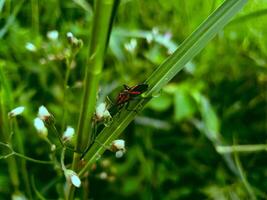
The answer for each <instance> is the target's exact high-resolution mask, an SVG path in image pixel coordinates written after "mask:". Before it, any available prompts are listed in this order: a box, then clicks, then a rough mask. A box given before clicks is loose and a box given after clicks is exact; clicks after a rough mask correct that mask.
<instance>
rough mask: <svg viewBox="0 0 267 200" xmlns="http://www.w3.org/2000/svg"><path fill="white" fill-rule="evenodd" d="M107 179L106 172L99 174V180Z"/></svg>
mask: <svg viewBox="0 0 267 200" xmlns="http://www.w3.org/2000/svg"><path fill="white" fill-rule="evenodd" d="M107 177H108V175H107V173H106V172H101V173H100V174H99V178H100V179H107Z"/></svg>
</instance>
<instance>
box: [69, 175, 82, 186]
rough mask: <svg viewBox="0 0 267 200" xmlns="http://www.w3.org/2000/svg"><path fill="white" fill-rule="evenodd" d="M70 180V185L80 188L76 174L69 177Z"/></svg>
mask: <svg viewBox="0 0 267 200" xmlns="http://www.w3.org/2000/svg"><path fill="white" fill-rule="evenodd" d="M70 180H71V183H72V184H73V185H74V186H75V187H80V186H81V180H80V178H79V177H78V176H77V175H76V174H72V175H71V176H70Z"/></svg>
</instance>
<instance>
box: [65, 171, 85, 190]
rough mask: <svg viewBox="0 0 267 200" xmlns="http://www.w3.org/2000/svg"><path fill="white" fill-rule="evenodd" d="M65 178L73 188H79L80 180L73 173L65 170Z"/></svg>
mask: <svg viewBox="0 0 267 200" xmlns="http://www.w3.org/2000/svg"><path fill="white" fill-rule="evenodd" d="M65 176H66V179H67V180H69V181H70V182H71V183H72V185H74V186H75V187H80V186H81V180H80V178H79V176H78V175H77V174H76V173H75V172H74V171H72V170H70V169H67V170H65Z"/></svg>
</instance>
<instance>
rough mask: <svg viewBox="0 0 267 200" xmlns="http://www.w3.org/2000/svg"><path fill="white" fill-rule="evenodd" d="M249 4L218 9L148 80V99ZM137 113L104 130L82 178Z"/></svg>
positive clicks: (236, 2) (241, 1) (233, 0)
mask: <svg viewBox="0 0 267 200" xmlns="http://www.w3.org/2000/svg"><path fill="white" fill-rule="evenodd" d="M246 2H247V0H226V1H225V2H224V3H223V4H222V5H221V6H220V7H219V8H218V9H216V10H215V11H214V12H213V13H212V14H211V15H210V16H209V17H208V18H207V19H206V20H205V21H204V22H203V23H202V24H201V25H200V26H199V27H198V28H197V29H196V31H194V32H193V33H192V34H191V35H190V36H189V37H188V38H187V39H186V40H185V41H184V42H183V43H182V44H181V45H180V46H179V47H178V49H177V50H176V51H175V52H174V53H173V54H172V55H171V56H169V57H168V58H167V59H166V60H165V61H164V62H163V63H162V64H161V65H160V66H159V67H158V68H157V69H156V70H155V71H154V72H153V74H152V75H151V76H150V77H149V78H148V79H147V81H146V83H147V84H148V85H149V88H148V91H147V92H146V94H145V95H146V96H148V97H149V96H153V95H156V94H157V93H158V92H159V91H160V90H161V88H162V87H163V86H164V85H166V84H167V83H168V82H169V81H170V80H171V79H172V78H173V77H174V76H175V75H176V74H177V73H178V72H179V71H180V70H181V69H183V68H184V66H185V64H186V63H187V62H189V61H190V60H192V59H193V58H194V57H195V56H196V55H197V54H198V53H199V52H200V51H201V50H202V49H203V48H204V47H205V46H206V45H207V43H208V42H209V41H210V40H211V39H212V38H213V37H214V36H215V35H216V34H217V33H218V32H219V31H221V30H222V28H223V27H224V26H225V25H226V24H227V23H228V22H229V20H230V19H231V18H232V17H233V16H234V15H235V14H236V13H237V12H238V11H239V10H240V9H241V8H242V7H243V6H244V5H245V4H246ZM148 101H149V100H148V99H147V98H145V99H140V100H139V101H136V102H134V103H132V107H131V109H132V110H136V109H139V110H140V109H142V108H143V107H144V106H145V104H146V103H147V102H148ZM135 115H136V113H135V112H129V111H126V110H124V111H122V112H121V114H120V116H115V117H114V120H113V123H112V124H111V125H110V126H109V127H106V128H104V129H103V130H102V131H101V133H100V134H99V135H98V137H97V138H96V139H97V141H98V143H101V144H102V145H99V144H98V143H94V144H93V145H92V147H91V148H90V150H89V151H88V153H87V154H86V155H85V157H84V159H85V160H87V163H86V165H85V167H84V168H83V169H82V170H81V171H80V172H79V175H80V176H81V175H83V174H84V173H85V172H86V171H87V170H88V169H89V167H90V166H91V165H92V164H93V163H94V162H95V161H96V160H97V158H99V156H101V155H102V154H103V152H104V151H105V146H108V145H109V144H110V143H111V142H112V141H113V140H115V139H116V138H117V137H118V136H119V135H120V134H121V132H122V131H123V130H124V129H125V128H126V127H127V126H128V124H129V123H130V122H131V121H132V120H133V119H134V117H135Z"/></svg>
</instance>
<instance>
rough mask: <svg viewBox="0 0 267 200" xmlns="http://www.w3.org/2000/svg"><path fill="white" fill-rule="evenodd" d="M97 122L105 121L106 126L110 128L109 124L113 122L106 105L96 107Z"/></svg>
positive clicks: (101, 104)
mask: <svg viewBox="0 0 267 200" xmlns="http://www.w3.org/2000/svg"><path fill="white" fill-rule="evenodd" d="M95 116H96V118H95V119H96V121H104V125H105V126H108V124H109V123H110V122H111V121H112V117H111V115H110V113H109V111H108V109H107V105H106V103H100V104H99V105H98V106H97V107H96V112H95Z"/></svg>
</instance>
